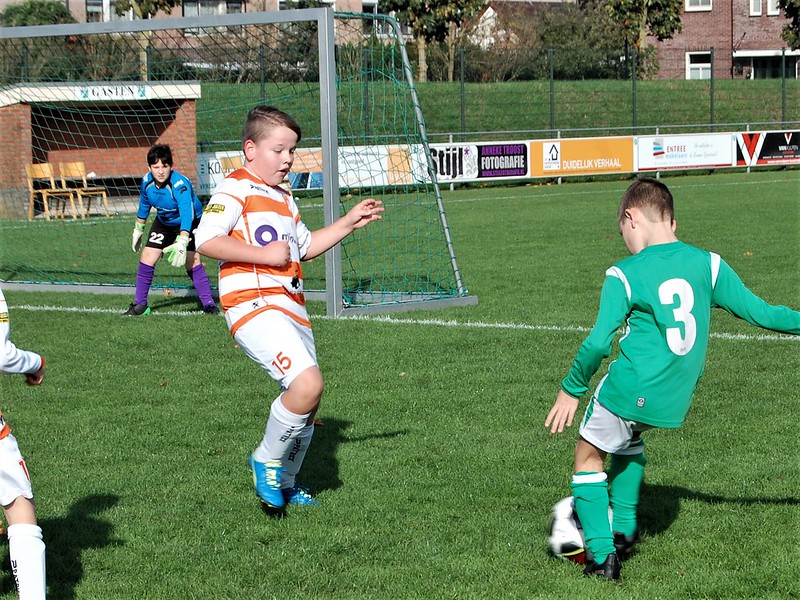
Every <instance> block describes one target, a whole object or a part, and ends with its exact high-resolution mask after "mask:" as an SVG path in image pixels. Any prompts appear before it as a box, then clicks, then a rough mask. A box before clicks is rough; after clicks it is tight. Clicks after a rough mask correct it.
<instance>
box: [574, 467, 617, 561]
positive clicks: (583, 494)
mask: <svg viewBox="0 0 800 600" xmlns="http://www.w3.org/2000/svg"><path fill="white" fill-rule="evenodd" d="M571 487H572V496H573V497H574V498H575V511H576V512H577V513H578V518H579V519H580V521H581V525H582V526H583V534H584V537H585V538H586V547H587V548H588V550H589V551H590V552H591V553H592V554H593V555H594V561H595V562H596V563H598V564H600V563H603V562H605V560H606V558H607V557H608V555H609V554H613V553H614V535H613V534H612V533H611V524H610V523H609V522H608V484H607V483H606V474H605V473H588V472H581V473H575V475H573V477H572V484H571Z"/></svg>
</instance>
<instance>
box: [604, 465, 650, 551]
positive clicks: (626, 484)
mask: <svg viewBox="0 0 800 600" xmlns="http://www.w3.org/2000/svg"><path fill="white" fill-rule="evenodd" d="M646 464H647V458H646V457H645V455H644V453H639V454H612V455H611V465H610V468H609V469H608V483H609V485H610V486H611V494H610V496H611V509H612V510H613V512H614V523H613V525H612V529H613V530H614V531H618V532H620V533H624V534H625V535H627V536H631V535H633V534H634V533H635V532H636V508H637V507H638V506H639V489H640V488H641V487H642V481H643V480H644V466H645V465H646Z"/></svg>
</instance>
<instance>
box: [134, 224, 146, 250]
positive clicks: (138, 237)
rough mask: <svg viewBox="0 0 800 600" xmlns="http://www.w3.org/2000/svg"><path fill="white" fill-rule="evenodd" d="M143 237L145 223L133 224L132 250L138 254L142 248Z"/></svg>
mask: <svg viewBox="0 0 800 600" xmlns="http://www.w3.org/2000/svg"><path fill="white" fill-rule="evenodd" d="M142 235H144V223H139V222H138V221H137V222H136V223H134V224H133V237H132V238H131V250H133V251H134V252H138V251H139V249H140V248H141V247H142Z"/></svg>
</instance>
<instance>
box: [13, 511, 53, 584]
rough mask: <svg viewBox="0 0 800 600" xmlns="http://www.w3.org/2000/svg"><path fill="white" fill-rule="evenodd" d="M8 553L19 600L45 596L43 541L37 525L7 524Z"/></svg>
mask: <svg viewBox="0 0 800 600" xmlns="http://www.w3.org/2000/svg"><path fill="white" fill-rule="evenodd" d="M8 554H9V556H10V557H11V571H12V572H13V574H14V581H15V582H16V584H17V591H18V592H19V598H20V600H38V599H39V598H44V597H45V568H44V541H42V530H41V528H40V527H39V526H38V525H30V524H27V523H17V524H16V525H9V526H8Z"/></svg>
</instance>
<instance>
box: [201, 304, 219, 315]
mask: <svg viewBox="0 0 800 600" xmlns="http://www.w3.org/2000/svg"><path fill="white" fill-rule="evenodd" d="M203 312H204V313H206V314H207V315H218V314H219V308H217V305H216V304H209V305H208V306H204V307H203Z"/></svg>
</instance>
